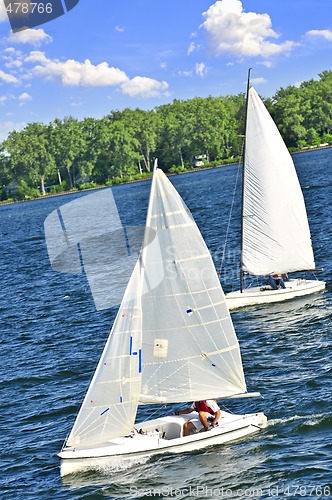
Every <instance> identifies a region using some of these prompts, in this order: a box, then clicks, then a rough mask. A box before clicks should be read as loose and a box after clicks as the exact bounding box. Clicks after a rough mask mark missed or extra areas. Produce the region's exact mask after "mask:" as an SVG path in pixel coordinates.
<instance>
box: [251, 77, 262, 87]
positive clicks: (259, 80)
mask: <svg viewBox="0 0 332 500" xmlns="http://www.w3.org/2000/svg"><path fill="white" fill-rule="evenodd" d="M250 82H251V83H252V84H253V85H262V84H264V83H266V80H265V78H263V77H262V76H259V77H257V78H251V79H250Z"/></svg>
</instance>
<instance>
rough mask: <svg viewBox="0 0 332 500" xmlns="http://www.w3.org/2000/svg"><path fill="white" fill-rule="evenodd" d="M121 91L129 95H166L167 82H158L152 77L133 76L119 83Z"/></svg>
mask: <svg viewBox="0 0 332 500" xmlns="http://www.w3.org/2000/svg"><path fill="white" fill-rule="evenodd" d="M121 89H122V92H123V93H124V94H127V95H130V96H131V97H135V96H141V97H160V96H162V95H167V90H168V83H166V82H158V81H157V80H154V79H152V78H146V77H143V76H135V77H134V78H133V79H132V80H128V81H127V82H125V83H123V84H122V85H121Z"/></svg>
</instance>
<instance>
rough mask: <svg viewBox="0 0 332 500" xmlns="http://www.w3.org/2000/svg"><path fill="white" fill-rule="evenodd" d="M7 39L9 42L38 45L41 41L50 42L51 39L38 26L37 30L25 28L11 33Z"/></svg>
mask: <svg viewBox="0 0 332 500" xmlns="http://www.w3.org/2000/svg"><path fill="white" fill-rule="evenodd" d="M8 40H9V42H10V43H21V44H29V45H34V46H35V47H39V46H40V45H41V44H42V43H45V42H46V43H49V42H52V40H53V39H52V37H50V36H49V35H48V34H47V33H45V31H44V30H43V29H41V28H40V29H37V30H34V29H27V30H22V31H18V32H16V33H11V34H10V36H9V39H8Z"/></svg>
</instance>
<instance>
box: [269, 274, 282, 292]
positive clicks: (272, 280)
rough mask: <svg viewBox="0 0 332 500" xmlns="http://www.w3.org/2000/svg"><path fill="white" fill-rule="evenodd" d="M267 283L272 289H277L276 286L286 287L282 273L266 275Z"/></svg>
mask: <svg viewBox="0 0 332 500" xmlns="http://www.w3.org/2000/svg"><path fill="white" fill-rule="evenodd" d="M268 283H269V285H271V287H272V289H273V290H278V288H286V285H285V283H284V280H283V278H282V274H272V276H271V275H269V276H268Z"/></svg>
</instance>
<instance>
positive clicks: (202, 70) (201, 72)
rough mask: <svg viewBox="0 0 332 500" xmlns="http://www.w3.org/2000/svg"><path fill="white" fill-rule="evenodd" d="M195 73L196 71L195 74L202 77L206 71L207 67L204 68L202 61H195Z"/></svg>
mask: <svg viewBox="0 0 332 500" xmlns="http://www.w3.org/2000/svg"><path fill="white" fill-rule="evenodd" d="M195 73H196V75H198V76H201V77H202V78H203V76H205V75H206V73H207V69H206V66H205V64H204V63H196V64H195Z"/></svg>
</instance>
